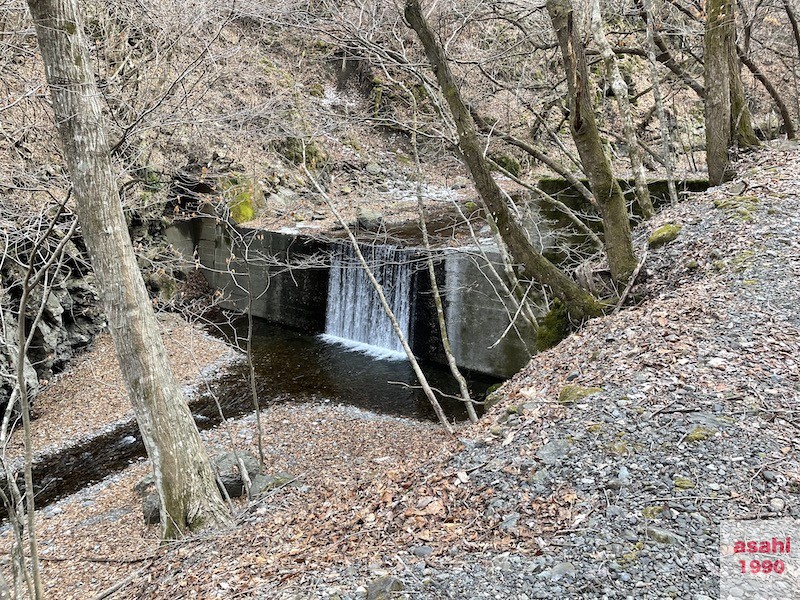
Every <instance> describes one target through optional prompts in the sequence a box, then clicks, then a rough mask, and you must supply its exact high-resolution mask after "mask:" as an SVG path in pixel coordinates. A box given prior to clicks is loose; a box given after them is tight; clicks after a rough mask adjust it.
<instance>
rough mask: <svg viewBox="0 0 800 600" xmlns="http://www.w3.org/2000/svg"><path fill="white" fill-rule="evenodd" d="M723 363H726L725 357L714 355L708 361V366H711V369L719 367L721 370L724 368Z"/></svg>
mask: <svg viewBox="0 0 800 600" xmlns="http://www.w3.org/2000/svg"><path fill="white" fill-rule="evenodd" d="M725 364H726V363H725V359H724V358H719V357H714V358H712V359H711V360H709V361H708V366H709V367H711V368H712V369H720V370H722V371H724V370H725Z"/></svg>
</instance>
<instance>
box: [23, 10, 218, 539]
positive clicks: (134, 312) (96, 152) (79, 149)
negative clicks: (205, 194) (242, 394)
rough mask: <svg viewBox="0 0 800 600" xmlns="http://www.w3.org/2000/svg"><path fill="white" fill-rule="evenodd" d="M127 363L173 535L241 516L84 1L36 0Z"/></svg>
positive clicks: (86, 230)
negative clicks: (169, 320)
mask: <svg viewBox="0 0 800 600" xmlns="http://www.w3.org/2000/svg"><path fill="white" fill-rule="evenodd" d="M28 6H29V8H30V11H31V14H32V16H33V20H34V23H35V25H36V33H37V36H38V39H39V45H40V48H41V52H42V58H43V61H44V65H45V73H46V76H47V81H48V83H49V84H50V91H51V94H52V100H53V110H54V112H55V116H56V122H57V123H58V131H59V135H60V137H61V142H62V145H63V148H64V157H65V161H66V163H67V166H68V168H69V171H70V175H71V178H72V183H73V186H74V196H75V200H76V205H77V212H78V219H79V221H80V224H81V228H82V231H83V236H84V239H85V240H86V245H87V247H88V249H89V254H90V256H91V258H92V265H93V267H94V271H95V275H96V277H97V283H98V289H99V292H100V297H101V300H102V303H103V307H104V309H105V313H106V316H107V318H108V322H109V329H110V330H111V335H112V337H113V339H114V345H115V348H116V352H117V357H118V358H119V362H120V367H121V370H122V374H123V377H124V379H125V382H126V385H127V387H128V391H129V394H130V397H131V403H132V404H133V409H134V412H135V414H136V419H137V421H138V423H139V429H140V431H141V433H142V439H143V440H144V443H145V447H146V448H147V453H148V455H149V456H150V459H151V461H152V463H153V471H154V474H155V480H156V487H157V489H158V492H159V496H160V499H161V523H162V533H163V536H164V538H165V539H171V538H177V537H180V536H182V535H183V534H185V533H187V532H189V531H196V530H200V529H204V528H207V527H221V526H226V525H229V524H230V523H231V518H230V514H229V513H228V511H227V508H226V507H225V504H224V503H223V501H222V497H221V496H220V493H219V490H218V488H217V484H216V481H215V476H214V472H213V470H212V468H211V465H210V462H209V460H208V457H207V455H206V452H205V449H204V448H203V445H202V442H201V440H200V434H199V432H198V431H197V427H196V426H195V423H194V420H193V419H192V415H191V413H190V412H189V408H188V407H187V405H186V401H185V399H184V398H183V395H182V394H181V391H180V388H179V387H178V385H177V383H176V381H175V378H174V377H173V375H172V371H171V369H170V365H169V361H168V358H167V353H166V350H165V349H164V344H163V342H162V340H161V336H160V335H159V328H158V321H157V320H156V318H155V314H154V313H153V310H152V306H151V303H150V299H149V297H148V295H147V291H146V290H145V286H144V282H143V280H142V276H141V273H140V272H139V269H138V265H137V263H136V257H135V256H134V253H133V249H132V246H131V240H130V236H129V234H128V229H127V226H126V222H125V217H124V215H123V212H122V203H121V201H120V197H119V192H118V189H117V182H116V177H115V174H114V171H113V169H112V166H111V157H110V152H109V146H108V140H107V139H106V134H105V126H104V123H103V118H102V114H101V107H100V94H99V92H98V89H97V85H96V83H95V80H94V76H93V73H92V70H91V67H90V61H89V55H88V52H87V48H88V42H87V39H86V36H85V35H84V32H83V25H82V22H81V19H80V13H79V9H78V5H77V0H29V1H28Z"/></svg>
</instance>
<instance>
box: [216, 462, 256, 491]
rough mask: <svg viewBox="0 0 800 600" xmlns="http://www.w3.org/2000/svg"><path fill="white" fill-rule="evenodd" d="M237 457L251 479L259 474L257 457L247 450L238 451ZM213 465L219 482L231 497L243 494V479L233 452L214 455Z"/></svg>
mask: <svg viewBox="0 0 800 600" xmlns="http://www.w3.org/2000/svg"><path fill="white" fill-rule="evenodd" d="M238 454H239V458H240V459H241V461H242V464H244V468H245V469H247V474H248V476H249V477H250V480H251V481H252V479H253V477H255V476H256V475H259V474H261V463H260V462H259V460H258V458H256V457H255V456H253V455H252V454H250V453H248V452H239V453H238ZM213 463H214V467H215V469H216V471H217V473H218V475H219V482H220V483H221V484H222V486H223V487H224V488H225V491H226V492H227V493H228V495H229V496H230V497H231V498H238V497H239V496H241V495H242V494H244V480H243V479H242V475H241V473H239V461H238V460H237V458H236V453H234V452H224V453H223V454H219V455H217V456H215V457H214V460H213Z"/></svg>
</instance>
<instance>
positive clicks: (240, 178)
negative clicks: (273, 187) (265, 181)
mask: <svg viewBox="0 0 800 600" xmlns="http://www.w3.org/2000/svg"><path fill="white" fill-rule="evenodd" d="M219 187H220V191H221V193H222V198H223V199H224V201H225V204H226V206H227V207H228V210H229V211H230V216H231V219H233V221H234V222H235V223H246V222H247V221H252V220H253V219H254V218H255V217H257V216H258V215H259V214H261V212H262V211H263V210H264V209H265V208H266V200H265V199H264V191H263V190H262V189H261V186H260V185H259V184H258V182H257V181H255V180H254V179H253V178H252V177H250V176H248V175H244V174H242V173H233V174H231V175H228V177H226V178H225V179H224V180H223V181H221V182H220V185H219Z"/></svg>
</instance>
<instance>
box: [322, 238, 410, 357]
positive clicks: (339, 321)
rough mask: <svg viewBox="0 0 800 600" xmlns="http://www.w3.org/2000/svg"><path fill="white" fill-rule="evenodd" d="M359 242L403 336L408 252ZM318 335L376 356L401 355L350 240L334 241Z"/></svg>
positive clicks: (407, 303) (407, 302)
mask: <svg viewBox="0 0 800 600" xmlns="http://www.w3.org/2000/svg"><path fill="white" fill-rule="evenodd" d="M360 248H361V252H362V254H363V255H364V258H365V259H366V261H367V264H369V266H370V269H371V270H372V273H373V274H374V275H375V278H376V279H377V280H378V283H380V284H381V287H383V293H384V296H386V300H387V302H388V303H389V306H390V307H391V309H392V312H394V316H395V318H396V319H397V323H398V324H399V325H400V329H401V331H402V332H403V335H404V336H405V337H406V339H407V340H408V332H409V322H410V320H411V274H412V271H411V265H410V262H409V260H408V258H409V256H408V252H406V251H403V250H401V249H400V248H397V247H396V246H389V245H381V246H372V245H365V244H362V245H361V246H360ZM323 339H326V340H328V341H331V342H336V343H340V344H343V345H345V346H348V347H351V348H354V349H358V350H363V351H366V352H368V353H370V354H373V355H375V356H377V357H380V358H397V359H402V358H406V355H405V352H404V351H403V346H402V345H401V344H400V340H399V339H398V337H397V334H396V333H395V331H394V328H393V327H392V323H391V321H390V320H389V317H388V316H386V313H385V312H384V310H383V306H381V302H380V299H379V298H378V294H377V293H376V292H375V289H374V288H373V287H372V284H371V283H370V281H369V278H368V277H367V275H366V273H365V272H364V269H363V268H362V266H361V263H360V262H359V260H358V257H357V256H356V253H355V250H354V249H353V247H352V245H351V244H349V243H339V244H336V245H335V247H334V248H333V251H332V255H331V269H330V278H329V280H328V307H327V311H326V314H325V335H324V336H323Z"/></svg>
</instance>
